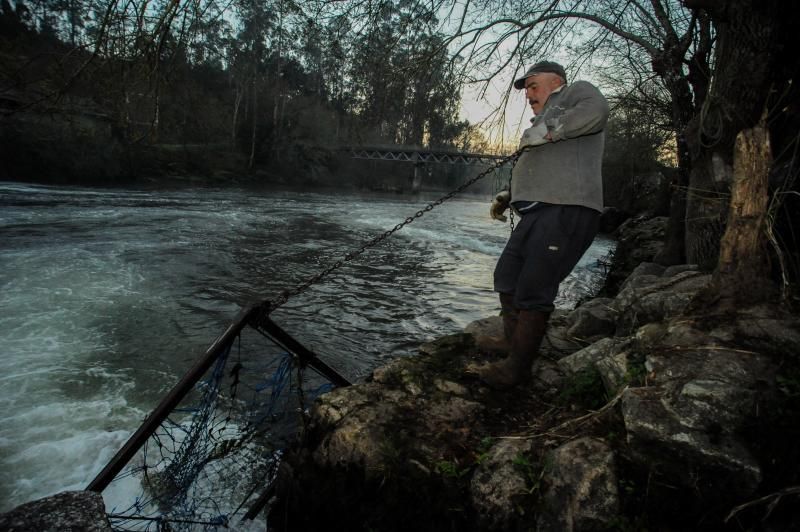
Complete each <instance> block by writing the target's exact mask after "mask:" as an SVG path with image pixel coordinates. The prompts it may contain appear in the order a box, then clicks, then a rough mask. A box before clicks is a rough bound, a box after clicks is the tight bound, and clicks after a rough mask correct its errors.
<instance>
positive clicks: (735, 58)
mask: <svg viewBox="0 0 800 532" xmlns="http://www.w3.org/2000/svg"><path fill="white" fill-rule="evenodd" d="M707 9H709V13H710V14H711V16H712V18H713V20H714V24H715V28H716V31H717V43H716V51H715V61H714V62H715V63H716V68H715V71H714V76H713V79H712V84H711V88H710V90H709V94H708V96H707V98H706V100H705V101H704V103H703V106H702V109H701V110H700V112H699V113H697V114H696V116H695V117H694V118H693V119H692V122H691V123H690V125H689V127H688V128H687V131H686V140H687V143H688V146H689V152H690V154H691V159H692V160H691V170H690V175H689V186H688V189H687V192H686V260H687V262H689V263H693V264H698V265H700V267H701V268H702V269H704V270H707V271H711V270H713V269H714V268H715V267H716V266H717V265H718V263H719V259H720V256H719V253H720V240H721V238H722V235H723V234H724V232H725V224H726V220H727V219H728V207H729V199H728V196H729V193H730V187H731V185H732V180H733V153H734V144H735V142H736V138H737V135H738V134H739V132H740V131H742V130H746V129H749V128H752V127H753V126H754V125H756V124H757V123H758V121H759V117H760V116H761V113H762V111H763V109H764V106H765V102H766V100H767V96H768V94H769V89H770V86H771V83H772V81H773V79H772V77H771V76H772V75H773V68H772V64H773V61H774V59H775V53H776V50H777V48H778V47H776V46H775V44H774V43H775V39H776V37H779V36H780V35H781V34H782V29H783V24H784V22H782V21H781V18H780V16H779V15H780V14H781V2H779V1H778V0H770V1H764V2H751V1H749V0H730V1H728V2H713V3H710V4H709V5H708V6H707ZM765 193H766V192H765Z"/></svg>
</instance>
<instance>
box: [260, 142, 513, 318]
mask: <svg viewBox="0 0 800 532" xmlns="http://www.w3.org/2000/svg"><path fill="white" fill-rule="evenodd" d="M521 154H522V150H517V151H515V152H514V153H512V154H511V155H509V156H508V157H504V158H502V159H498V161H497V162H496V163H494V165H492V166H490V167H489V168H488V169H486V170H485V171H483V172H481V173H480V174H478V175H476V176H475V177H473V178H471V179H469V180H468V181H465V182H464V183H463V184H462V185H461V186H459V187H458V188H456V189H455V190H453V191H451V192H449V193H448V194H446V195H444V196H442V197H441V198H439V199H437V200H436V201H434V202H432V203H429V204H428V205H426V206H425V207H424V208H423V209H420V210H418V211H417V212H416V213H415V214H414V215H413V216H409V217H408V218H406V219H405V220H403V221H402V222H400V223H399V224H397V225H395V226H394V227H393V228H392V229H389V230H388V231H385V232H384V233H382V234H380V235H378V236H376V237H375V238H373V239H372V240H369V241H367V242H365V243H364V244H362V245H361V247H359V248H358V249H355V250H353V251H351V252H350V253H348V254H347V255H345V256H344V257H342V258H341V259H339V260H338V261H336V262H334V263H333V264H331V265H330V266H328V267H327V268H325V269H324V270H322V271H320V272H319V273H317V274H316V275H313V276H311V277H309V278H308V279H306V280H305V281H304V282H302V283H300V284H299V285H297V286H295V287H294V288H291V289H289V290H284V291H283V292H281V293H280V295H279V296H278V297H276V298H275V299H273V300H270V301H269V302H268V306H266V308H265V310H266V311H267V312H268V313H269V312H272V311H273V310H276V309H278V308H280V307H281V306H283V305H284V304H285V303H286V302H287V301H289V299H290V298H292V297H294V296H297V295H300V294H302V293H303V292H305V291H306V290H308V289H309V288H310V287H311V286H313V285H315V284H317V283H319V282H321V281H322V280H323V279H325V278H326V277H327V276H328V275H330V274H331V273H333V272H334V271H336V270H338V269H339V268H341V267H342V266H344V264H345V263H346V262H349V261H351V260H353V259H354V258H356V257H358V256H359V255H361V254H362V253H364V252H365V251H366V250H368V249H369V248H371V247H374V246H376V245H378V244H380V243H381V242H383V241H384V240H386V239H387V238H389V237H390V236H392V235H393V234H394V233H396V232H397V231H399V230H400V229H402V228H403V227H405V226H407V225H408V224H410V223H411V222H413V221H414V220H416V219H417V218H421V217H422V216H423V215H425V213H426V212H430V211H432V210H433V209H434V208H435V207H438V206H439V205H441V204H442V203H444V202H445V201H447V200H449V199H452V198H453V197H454V196H456V195H457V194H460V193H461V192H463V191H464V190H465V189H467V188H468V187H470V186H472V185H474V184H475V183H476V182H478V181H479V180H480V179H483V178H484V177H486V176H487V175H488V174H489V173H490V172H493V171H494V170H496V169H497V168H500V167H501V166H503V165H505V164H507V163H509V162H512V163H514V164H515V163H516V162H517V159H519V156H520V155H521Z"/></svg>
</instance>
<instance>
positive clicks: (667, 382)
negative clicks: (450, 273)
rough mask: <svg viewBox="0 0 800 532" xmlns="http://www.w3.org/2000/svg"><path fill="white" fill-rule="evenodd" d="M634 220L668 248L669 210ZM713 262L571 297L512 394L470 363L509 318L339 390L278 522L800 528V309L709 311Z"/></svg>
mask: <svg viewBox="0 0 800 532" xmlns="http://www.w3.org/2000/svg"><path fill="white" fill-rule="evenodd" d="M626 226H627V227H626ZM626 226H623V227H622V228H621V231H622V232H623V234H622V235H621V240H623V241H627V243H628V244H629V245H631V247H633V248H635V249H636V250H638V252H639V253H640V256H641V257H642V258H644V259H648V258H649V256H652V255H653V254H655V253H656V252H657V251H658V249H657V246H656V245H651V244H650V243H649V242H652V240H649V239H650V237H653V236H655V237H656V238H658V235H660V234H662V233H660V231H662V230H663V221H659V220H654V219H639V220H636V219H635V220H632V221H629V222H628V223H626ZM644 241H647V243H645V242H644ZM648 255H649V256H648ZM626 258H628V259H629V258H630V255H628V256H626ZM617 266H618V267H620V268H621V267H624V265H621V264H618V265H617ZM710 279H711V276H710V275H709V274H707V273H703V272H701V271H698V270H697V268H696V267H693V266H691V265H683V266H677V267H670V268H664V267H662V266H659V265H657V264H654V263H651V262H641V263H640V264H639V265H638V266H637V267H636V268H635V269H634V270H633V271H632V272H631V273H630V275H628V276H627V277H626V278H625V279H624V281H622V282H620V283H619V289H618V291H616V293H615V294H614V296H613V297H600V298H595V299H592V300H589V301H587V302H585V303H584V304H582V305H581V306H579V307H578V308H576V309H575V310H573V311H570V312H556V313H555V314H554V315H553V317H552V319H551V322H550V327H549V329H548V333H547V338H546V340H545V342H544V345H543V347H542V350H541V356H540V357H539V358H538V360H537V361H536V362H535V363H534V366H533V368H532V371H533V379H532V382H531V383H530V384H529V385H527V386H525V387H518V388H517V389H514V390H512V391H509V392H497V391H493V390H491V389H489V388H487V387H486V386H484V385H483V384H482V383H481V382H480V381H478V380H477V379H476V378H475V377H474V376H473V374H471V372H470V371H469V368H470V366H471V365H472V364H475V363H482V362H485V361H487V360H491V359H493V357H495V356H496V355H492V354H490V353H485V352H482V351H481V350H480V349H478V348H477V347H476V343H475V339H476V337H479V336H481V335H484V334H493V333H496V332H498V331H499V329H500V327H501V322H500V318H499V316H498V317H491V318H487V319H484V320H480V321H478V322H475V323H472V324H470V326H468V327H467V328H466V330H465V331H463V332H461V333H458V334H454V335H451V336H447V337H444V338H440V339H438V340H436V341H434V342H431V343H427V344H424V345H422V346H421V347H420V350H419V351H420V352H419V354H418V355H417V356H413V357H409V358H402V359H397V360H394V361H393V362H391V363H390V364H388V365H387V366H384V367H381V368H379V369H377V370H376V371H375V372H374V373H373V374H372V376H371V378H370V379H369V380H368V382H365V383H363V384H358V385H355V386H351V387H348V388H340V389H337V390H334V391H333V392H331V393H328V394H326V395H324V396H323V397H322V398H321V399H319V400H318V401H317V402H316V403H315V404H314V405H313V407H312V408H311V410H310V413H309V417H308V425H307V428H306V430H305V431H304V432H303V434H302V435H301V439H300V441H299V442H298V444H297V445H296V447H295V448H294V449H292V450H291V451H290V452H289V453H288V454H287V455H286V460H285V461H284V464H283V468H282V472H281V476H280V482H279V485H278V496H277V498H276V500H275V501H274V504H273V505H272V512H271V515H270V523H271V526H272V527H274V529H275V530H318V529H329V530H380V531H394V530H437V531H438V530H542V531H551V530H552V531H563V530H570V531H577V530H644V529H647V530H796V529H797V526H798V525H797V523H800V511H798V508H799V506H798V504H797V503H798V498H797V497H798V495H797V492H798V491H800V489H798V488H797V485H798V483H800V474H799V473H798V455H799V454H800V453H799V452H798V451H797V450H796V447H797V446H796V445H795V440H796V437H797V435H798V427H797V421H798V414H799V413H800V319H798V318H797V317H796V316H794V315H793V314H791V313H789V312H788V311H786V310H785V309H784V308H782V307H781V306H779V305H759V306H752V307H748V308H745V307H743V308H739V309H737V310H736V311H730V310H728V311H726V312H724V313H722V312H715V311H714V309H709V308H703V309H702V310H700V307H699V306H698V305H697V303H696V295H697V294H698V292H699V291H701V290H702V289H703V288H704V287H706V285H708V283H709V281H710Z"/></svg>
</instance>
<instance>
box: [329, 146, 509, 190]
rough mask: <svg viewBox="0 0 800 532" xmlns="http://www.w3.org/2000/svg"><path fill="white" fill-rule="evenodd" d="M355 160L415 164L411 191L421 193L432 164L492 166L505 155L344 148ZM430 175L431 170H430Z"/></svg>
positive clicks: (422, 149) (379, 148) (402, 147)
mask: <svg viewBox="0 0 800 532" xmlns="http://www.w3.org/2000/svg"><path fill="white" fill-rule="evenodd" d="M341 149H342V150H343V151H346V152H349V153H350V156H351V157H352V158H354V159H370V160H373V161H398V162H408V163H413V164H414V177H413V178H412V181H411V191H412V192H419V191H420V189H421V188H422V177H423V168H425V166H426V165H428V164H431V163H444V164H462V165H468V166H477V165H482V166H490V165H492V164H493V163H494V162H496V161H497V160H499V159H503V158H504V157H505V156H504V155H490V154H487V153H465V152H457V151H433V150H426V149H424V148H420V147H416V146H392V147H379V146H374V147H373V146H352V147H343V148H341ZM428 175H430V168H429V169H428Z"/></svg>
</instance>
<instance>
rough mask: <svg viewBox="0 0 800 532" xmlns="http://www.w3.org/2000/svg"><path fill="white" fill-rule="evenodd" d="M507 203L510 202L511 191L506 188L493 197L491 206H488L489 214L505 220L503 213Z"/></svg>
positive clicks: (493, 217)
mask: <svg viewBox="0 0 800 532" xmlns="http://www.w3.org/2000/svg"><path fill="white" fill-rule="evenodd" d="M509 203H511V192H509V191H508V190H503V191H502V192H499V193H498V194H497V196H495V197H494V201H492V206H491V207H490V208H489V216H491V217H492V219H494V220H500V221H501V222H505V221H506V217H505V215H504V214H503V213H504V212H506V209H508V204H509Z"/></svg>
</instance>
